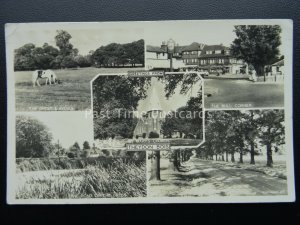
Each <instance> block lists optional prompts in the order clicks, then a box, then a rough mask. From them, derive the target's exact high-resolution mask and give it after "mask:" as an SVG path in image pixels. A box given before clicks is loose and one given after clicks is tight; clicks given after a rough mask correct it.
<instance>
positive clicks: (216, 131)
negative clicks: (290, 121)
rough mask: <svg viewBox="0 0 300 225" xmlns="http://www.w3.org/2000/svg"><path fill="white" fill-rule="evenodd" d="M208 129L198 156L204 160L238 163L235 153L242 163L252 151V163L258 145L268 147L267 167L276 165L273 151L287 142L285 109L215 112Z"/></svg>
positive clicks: (211, 116) (212, 113)
mask: <svg viewBox="0 0 300 225" xmlns="http://www.w3.org/2000/svg"><path fill="white" fill-rule="evenodd" d="M207 118H208V120H209V122H208V124H207V126H206V131H205V143H204V145H203V146H201V147H200V148H199V149H197V155H198V157H200V158H203V159H213V158H214V157H215V160H218V159H219V158H220V157H221V160H223V161H227V162H228V161H229V157H230V160H231V162H235V161H236V159H235V153H238V154H239V162H240V163H243V162H244V160H243V156H244V155H246V154H250V158H251V160H250V164H255V155H258V154H259V153H258V148H260V147H262V148H263V146H265V149H266V159H267V166H269V167H272V166H273V158H272V153H273V151H275V152H277V151H278V150H279V146H280V145H283V144H284V141H285V132H284V129H285V126H284V111H283V110H248V111H244V112H243V111H238V110H230V111H211V112H209V115H208V116H207Z"/></svg>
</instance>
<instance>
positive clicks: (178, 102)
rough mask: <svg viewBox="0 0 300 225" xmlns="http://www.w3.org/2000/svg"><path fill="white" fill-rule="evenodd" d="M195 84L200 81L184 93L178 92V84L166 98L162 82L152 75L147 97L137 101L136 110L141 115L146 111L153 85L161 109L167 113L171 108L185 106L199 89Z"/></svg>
mask: <svg viewBox="0 0 300 225" xmlns="http://www.w3.org/2000/svg"><path fill="white" fill-rule="evenodd" d="M197 85H200V83H197V84H195V85H194V87H193V89H191V91H189V93H187V94H186V95H183V94H180V93H179V92H180V85H178V87H177V88H176V89H175V93H174V94H173V95H172V96H171V97H170V98H169V99H167V98H166V97H165V92H164V84H163V83H162V82H160V81H158V80H157V78H154V77H152V81H151V86H150V87H149V88H148V90H147V97H146V98H145V99H143V100H140V101H139V103H138V104H139V105H138V108H137V111H138V112H139V115H141V113H142V112H144V111H147V109H148V108H149V107H148V106H149V103H148V101H149V99H150V96H151V94H152V87H153V86H155V89H154V90H155V91H156V94H157V96H158V98H159V101H160V105H161V107H162V110H163V111H164V112H165V113H167V112H170V111H172V110H176V109H178V108H179V107H182V106H185V105H186V103H187V101H188V100H189V98H190V97H195V96H197V91H198V90H199V86H198V88H197Z"/></svg>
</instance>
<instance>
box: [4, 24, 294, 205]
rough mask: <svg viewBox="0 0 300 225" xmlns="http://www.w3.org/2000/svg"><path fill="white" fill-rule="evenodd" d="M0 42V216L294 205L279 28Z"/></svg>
mask: <svg viewBox="0 0 300 225" xmlns="http://www.w3.org/2000/svg"><path fill="white" fill-rule="evenodd" d="M5 36H6V37H5V38H6V57H7V96H8V99H7V104H8V107H7V108H8V111H7V115H8V118H7V156H8V157H7V165H8V167H7V202H8V203H9V204H108V203H244V202H292V201H295V189H294V164H293V129H292V126H293V121H292V116H293V115H292V102H293V98H292V80H293V71H292V68H293V61H292V55H293V22H292V21H291V20H284V19H280V20H195V21H151V22H90V23H87V22H84V23H81V22H80V23H79V22H78V23H20V24H6V27H5Z"/></svg>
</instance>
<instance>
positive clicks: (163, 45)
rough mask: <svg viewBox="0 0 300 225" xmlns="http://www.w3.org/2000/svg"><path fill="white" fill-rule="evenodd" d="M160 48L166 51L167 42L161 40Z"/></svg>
mask: <svg viewBox="0 0 300 225" xmlns="http://www.w3.org/2000/svg"><path fill="white" fill-rule="evenodd" d="M160 47H161V49H163V50H164V51H165V52H167V51H168V46H167V44H166V42H165V41H163V42H162V43H161V46H160Z"/></svg>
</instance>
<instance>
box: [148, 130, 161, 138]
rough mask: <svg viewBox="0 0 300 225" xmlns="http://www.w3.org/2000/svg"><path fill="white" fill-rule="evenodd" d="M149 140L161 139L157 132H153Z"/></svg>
mask: <svg viewBox="0 0 300 225" xmlns="http://www.w3.org/2000/svg"><path fill="white" fill-rule="evenodd" d="M149 138H159V134H158V133H156V132H155V131H151V132H150V133H149Z"/></svg>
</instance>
